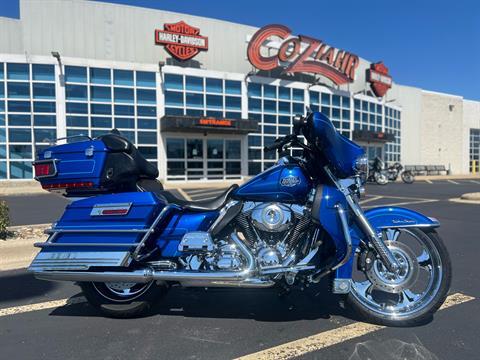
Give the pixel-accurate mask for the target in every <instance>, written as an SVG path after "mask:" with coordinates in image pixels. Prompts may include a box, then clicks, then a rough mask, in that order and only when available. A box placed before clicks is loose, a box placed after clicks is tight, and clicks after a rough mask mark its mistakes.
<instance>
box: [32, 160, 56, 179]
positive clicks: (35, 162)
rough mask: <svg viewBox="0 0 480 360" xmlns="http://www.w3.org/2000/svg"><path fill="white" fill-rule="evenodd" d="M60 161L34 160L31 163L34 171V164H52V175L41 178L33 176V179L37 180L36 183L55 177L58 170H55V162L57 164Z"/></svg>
mask: <svg viewBox="0 0 480 360" xmlns="http://www.w3.org/2000/svg"><path fill="white" fill-rule="evenodd" d="M59 161H60V160H58V159H44V160H36V161H34V162H33V163H32V166H33V169H34V170H35V165H36V164H43V163H45V164H46V163H52V164H53V170H54V172H53V174H50V175H42V176H35V177H34V179H35V180H37V181H40V180H41V179H48V178H51V177H55V176H57V175H58V169H57V162H59Z"/></svg>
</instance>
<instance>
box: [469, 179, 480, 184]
mask: <svg viewBox="0 0 480 360" xmlns="http://www.w3.org/2000/svg"><path fill="white" fill-rule="evenodd" d="M470 182H472V183H474V184H480V181H477V180H470Z"/></svg>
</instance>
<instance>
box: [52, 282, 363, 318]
mask: <svg viewBox="0 0 480 360" xmlns="http://www.w3.org/2000/svg"><path fill="white" fill-rule="evenodd" d="M340 303H341V297H340V296H338V295H334V294H332V293H331V292H330V291H329V284H328V282H326V281H324V282H321V283H319V284H317V285H315V286H312V287H309V288H306V289H305V290H304V291H301V290H300V289H293V290H292V291H291V292H289V293H288V294H283V293H280V290H279V289H278V288H271V289H231V288H230V289H222V288H209V289H204V288H188V289H184V288H180V287H172V288H171V289H170V291H169V292H168V294H167V295H166V296H165V298H163V299H162V300H161V301H160V302H159V303H158V304H157V305H156V306H154V307H153V308H152V309H151V311H150V312H149V313H147V314H145V316H144V317H151V316H155V315H168V316H182V317H189V318H219V319H253V320H256V321H262V322H285V321H298V320H316V319H329V318H331V316H332V315H336V316H342V317H344V318H347V319H351V320H355V321H358V320H360V318H359V317H357V316H356V314H355V313H353V312H352V311H350V310H349V309H348V307H347V308H343V307H342V306H341V305H340ZM51 315H54V316H89V317H90V316H93V317H95V316H99V317H103V315H102V314H100V313H98V312H97V311H95V309H94V308H93V307H91V306H89V305H87V304H74V305H70V306H65V307H61V308H57V309H55V310H54V311H53V312H52V313H51Z"/></svg>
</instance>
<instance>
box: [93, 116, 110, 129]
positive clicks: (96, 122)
mask: <svg viewBox="0 0 480 360" xmlns="http://www.w3.org/2000/svg"><path fill="white" fill-rule="evenodd" d="M92 127H97V128H108V129H111V128H112V119H111V118H109V117H103V116H92Z"/></svg>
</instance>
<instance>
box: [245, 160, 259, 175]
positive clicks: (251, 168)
mask: <svg viewBox="0 0 480 360" xmlns="http://www.w3.org/2000/svg"><path fill="white" fill-rule="evenodd" d="M261 171H262V163H261V162H251V161H250V162H249V163H248V175H257V174H258V173H260V172H261Z"/></svg>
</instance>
